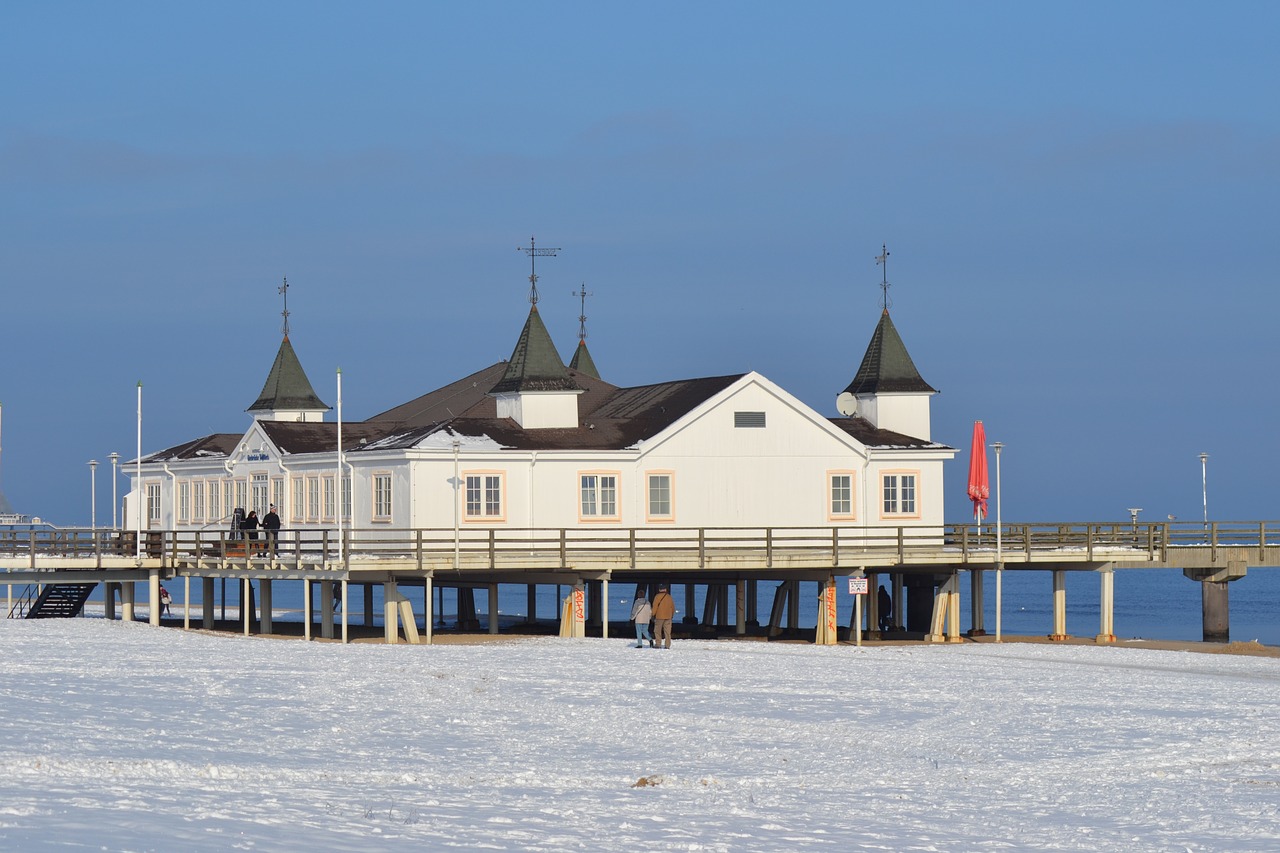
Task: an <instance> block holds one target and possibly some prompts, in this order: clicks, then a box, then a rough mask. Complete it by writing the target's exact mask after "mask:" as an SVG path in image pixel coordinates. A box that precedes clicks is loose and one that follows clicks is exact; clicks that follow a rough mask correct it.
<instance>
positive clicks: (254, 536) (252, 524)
mask: <svg viewBox="0 0 1280 853" xmlns="http://www.w3.org/2000/svg"><path fill="white" fill-rule="evenodd" d="M240 529H241V530H243V531H244V538H245V539H248V540H249V542H250V543H251V544H249V545H247V546H245V554H253V553H256V552H257V550H258V544H257V543H258V511H257V510H256V509H251V510H249V515H248V516H246V517H245V520H244V521H242V522H240Z"/></svg>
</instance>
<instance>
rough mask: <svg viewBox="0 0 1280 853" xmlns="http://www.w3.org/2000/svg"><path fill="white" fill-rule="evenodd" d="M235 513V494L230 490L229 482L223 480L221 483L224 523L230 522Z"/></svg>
mask: <svg viewBox="0 0 1280 853" xmlns="http://www.w3.org/2000/svg"><path fill="white" fill-rule="evenodd" d="M235 512H236V505H235V493H234V491H233V490H232V485H231V481H230V480H223V481H222V518H223V519H224V520H226V521H230V520H231V519H232V517H233V516H234V515H235Z"/></svg>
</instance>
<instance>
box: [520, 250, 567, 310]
mask: <svg viewBox="0 0 1280 853" xmlns="http://www.w3.org/2000/svg"><path fill="white" fill-rule="evenodd" d="M516 251H517V252H524V253H525V254H526V255H528V256H529V304H530V305H532V306H533V307H534V308H535V309H536V308H537V307H538V270H537V263H538V262H537V259H538V258H554V257H555V256H556V252H558V251H560V250H559V249H539V248H537V246H536V245H534V242H533V238H532V237H530V238H529V245H528V246H516Z"/></svg>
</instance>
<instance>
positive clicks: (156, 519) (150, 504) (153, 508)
mask: <svg viewBox="0 0 1280 853" xmlns="http://www.w3.org/2000/svg"><path fill="white" fill-rule="evenodd" d="M147 526H148V527H159V526H160V484H159V483H147Z"/></svg>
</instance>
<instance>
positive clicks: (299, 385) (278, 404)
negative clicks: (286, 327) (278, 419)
mask: <svg viewBox="0 0 1280 853" xmlns="http://www.w3.org/2000/svg"><path fill="white" fill-rule="evenodd" d="M280 410H284V411H289V410H297V411H316V410H321V411H328V410H329V407H328V406H326V405H325V404H324V403H323V402H322V401H321V400H320V398H319V397H317V396H316V392H315V389H314V388H312V387H311V381H310V380H309V379H307V374H306V372H305V371H304V370H303V369H302V362H300V361H298V354H297V353H295V352H294V351H293V344H291V343H289V338H288V336H286V337H285V339H284V341H283V342H282V343H281V344H280V350H279V351H278V352H277V353H276V360H275V363H274V364H272V365H271V372H270V373H269V374H267V381H266V384H264V385H263V386H262V393H261V394H259V395H258V399H257V401H256V402H254V404H253V405H252V406H250V407H249V408H247V409H245V411H246V412H271V411H280Z"/></svg>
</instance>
